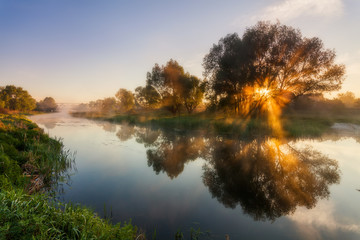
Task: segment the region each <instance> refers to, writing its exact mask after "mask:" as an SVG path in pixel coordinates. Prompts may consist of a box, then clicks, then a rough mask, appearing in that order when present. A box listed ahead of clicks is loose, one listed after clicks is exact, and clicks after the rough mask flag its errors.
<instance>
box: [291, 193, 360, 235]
mask: <svg viewBox="0 0 360 240" xmlns="http://www.w3.org/2000/svg"><path fill="white" fill-rule="evenodd" d="M288 218H289V219H291V220H292V221H293V222H294V223H295V225H296V227H297V229H298V231H299V232H300V233H301V234H303V237H304V238H305V239H322V236H321V231H322V230H325V231H326V232H328V233H335V232H336V231H339V230H340V231H346V232H354V233H360V225H359V224H354V223H353V222H354V221H353V220H351V219H342V220H340V219H338V217H336V216H335V205H334V203H332V202H330V201H327V200H323V201H320V202H319V203H318V205H317V207H316V208H315V209H311V210H309V209H305V208H299V209H298V210H297V211H296V212H295V213H294V214H293V215H290V216H288Z"/></svg>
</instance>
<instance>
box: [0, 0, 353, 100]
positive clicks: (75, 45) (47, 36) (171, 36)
mask: <svg viewBox="0 0 360 240" xmlns="http://www.w3.org/2000/svg"><path fill="white" fill-rule="evenodd" d="M260 20H262V21H271V22H274V23H275V22H276V21H280V23H281V24H286V25H289V26H292V27H294V28H298V29H300V31H301V32H302V34H303V36H305V37H319V38H320V39H321V40H322V41H323V43H324V47H325V48H329V49H334V50H335V51H336V54H337V58H336V59H337V60H336V61H337V62H338V63H342V64H345V66H346V80H345V81H344V84H343V88H342V90H341V92H346V91H352V92H354V93H355V95H356V96H357V97H360V27H359V25H360V0H316V1H314V0H258V1H257V0H251V1H244V0H222V1H219V0H182V1H175V0H163V1H160V0H152V1H145V0H144V1H138V0H107V1H103V0H97V1H94V0H77V1H73V0H33V1H28V0H22V1H20V0H0V86H5V85H10V84H11V85H16V86H21V87H23V88H24V89H26V90H28V91H29V93H30V94H31V95H32V96H33V97H34V98H35V99H36V100H41V99H43V98H45V97H47V96H51V97H53V98H55V100H56V101H57V102H59V103H61V102H66V103H80V102H88V101H91V100H96V99H101V98H105V97H110V96H114V95H115V93H116V92H117V91H118V89H119V88H126V89H129V90H134V89H135V88H136V87H138V86H143V85H145V81H146V73H147V72H148V71H151V69H152V67H153V66H154V64H155V63H158V64H160V65H163V64H166V62H167V61H168V60H170V59H171V58H172V59H174V60H177V61H178V62H179V64H181V65H182V66H183V67H184V69H185V71H188V72H190V73H191V74H193V75H196V76H198V77H203V75H202V73H203V67H202V61H203V58H204V56H205V55H206V54H207V53H208V52H209V50H210V48H211V47H212V45H213V44H216V43H218V41H219V40H220V38H222V37H225V36H226V35H227V34H229V33H234V32H236V33H238V34H239V36H242V34H243V33H244V30H245V29H246V28H248V27H251V26H254V25H255V24H256V23H257V22H258V21H260ZM336 94H337V93H332V94H331V95H329V97H334V96H336Z"/></svg>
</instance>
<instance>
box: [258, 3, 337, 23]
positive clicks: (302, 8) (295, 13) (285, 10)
mask: <svg viewBox="0 0 360 240" xmlns="http://www.w3.org/2000/svg"><path fill="white" fill-rule="evenodd" d="M342 1H343V0H316V1H314V0H285V1H282V2H279V3H277V4H275V5H272V6H268V7H266V8H265V9H264V10H263V11H261V12H260V13H259V14H257V15H255V16H253V17H252V20H254V21H256V20H276V19H279V20H282V21H286V20H291V19H295V18H298V17H301V16H325V17H332V16H340V15H342V13H343V8H344V7H343V2H342Z"/></svg>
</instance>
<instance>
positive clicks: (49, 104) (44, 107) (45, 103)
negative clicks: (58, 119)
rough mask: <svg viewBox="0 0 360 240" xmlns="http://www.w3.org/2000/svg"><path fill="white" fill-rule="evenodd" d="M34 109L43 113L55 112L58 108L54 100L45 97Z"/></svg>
mask: <svg viewBox="0 0 360 240" xmlns="http://www.w3.org/2000/svg"><path fill="white" fill-rule="evenodd" d="M36 105H37V106H36V108H37V110H39V111H43V112H55V111H56V110H57V108H58V105H57V104H56V102H55V100H54V99H53V98H52V97H46V98H44V100H41V101H40V102H38V103H37V104H36Z"/></svg>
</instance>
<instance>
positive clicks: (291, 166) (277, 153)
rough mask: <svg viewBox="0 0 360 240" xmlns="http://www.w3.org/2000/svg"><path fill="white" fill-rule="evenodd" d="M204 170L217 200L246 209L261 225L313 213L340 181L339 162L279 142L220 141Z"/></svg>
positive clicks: (232, 206) (317, 153)
mask: <svg viewBox="0 0 360 240" xmlns="http://www.w3.org/2000/svg"><path fill="white" fill-rule="evenodd" d="M203 169H204V173H203V182H204V184H205V185H206V186H207V187H208V188H209V191H210V192H211V194H212V196H213V197H216V198H217V199H218V201H219V202H221V203H222V204H223V205H224V206H225V207H230V208H235V207H236V206H237V205H240V206H241V207H242V209H243V211H244V212H245V213H247V214H249V215H251V216H252V217H253V218H254V219H255V220H266V219H270V220H275V219H276V218H278V217H280V216H283V215H285V214H290V213H293V212H294V211H295V209H296V208H297V206H304V207H307V208H312V207H314V206H315V204H316V203H317V201H318V200H319V199H322V198H327V197H328V196H329V185H330V184H334V183H338V182H339V180H340V175H339V168H338V165H337V162H336V161H335V160H332V159H329V158H328V157H326V156H324V155H322V154H321V153H319V152H317V151H315V150H312V149H311V148H310V147H306V148H304V149H300V150H297V149H295V148H293V147H291V146H290V145H289V144H282V143H281V142H280V141H279V140H276V139H255V140H253V141H251V142H250V143H246V142H240V141H235V140H224V139H217V140H216V141H214V142H213V148H212V150H211V159H209V163H208V164H206V165H205V166H204V167H203Z"/></svg>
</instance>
